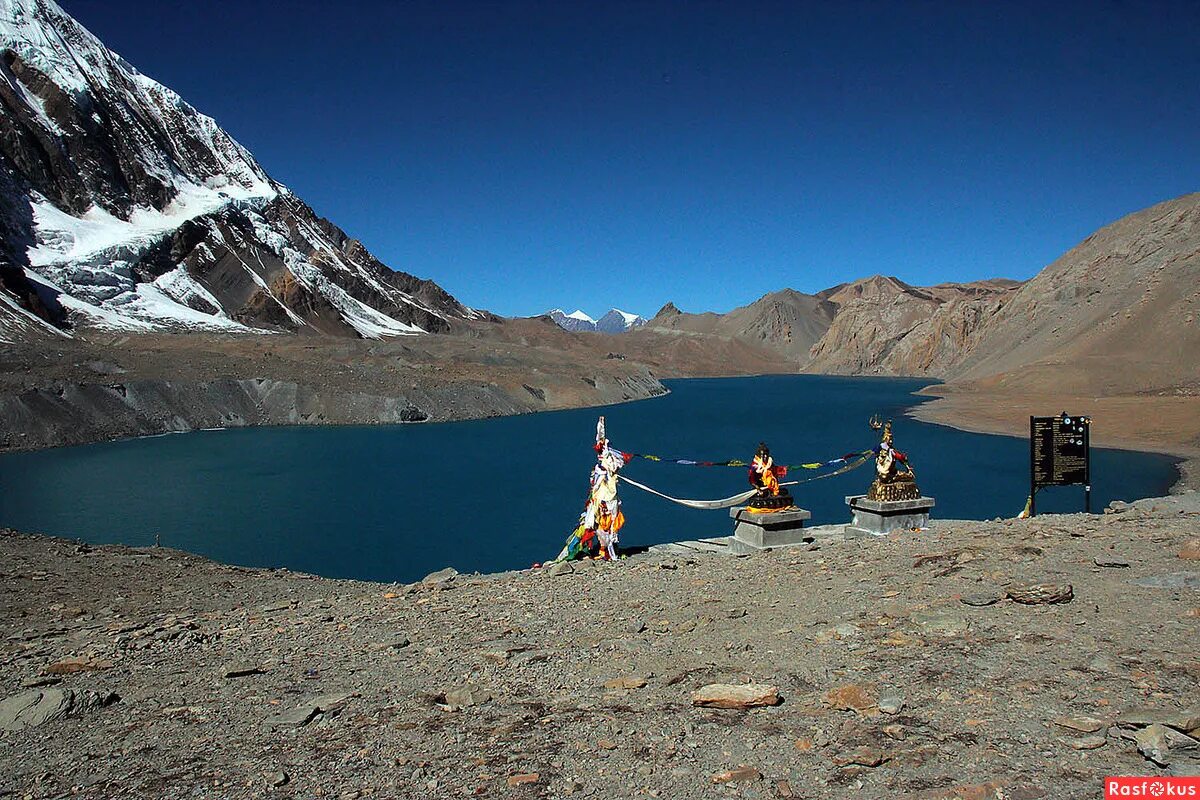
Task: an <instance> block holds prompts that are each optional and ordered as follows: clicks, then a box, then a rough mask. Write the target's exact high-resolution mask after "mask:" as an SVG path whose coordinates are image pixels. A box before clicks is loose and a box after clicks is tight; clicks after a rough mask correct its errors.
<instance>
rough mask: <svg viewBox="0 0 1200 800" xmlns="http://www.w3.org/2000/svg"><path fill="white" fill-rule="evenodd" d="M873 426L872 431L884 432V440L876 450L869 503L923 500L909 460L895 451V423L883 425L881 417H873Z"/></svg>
mask: <svg viewBox="0 0 1200 800" xmlns="http://www.w3.org/2000/svg"><path fill="white" fill-rule="evenodd" d="M870 425H871V428H872V429H873V430H877V431H878V430H882V431H883V439H882V440H881V441H880V442H879V446H878V447H877V448H876V449H875V452H876V455H875V480H874V482H872V483H871V488H870V489H868V490H867V499H868V500H881V501H884V502H887V501H890V500H916V499H917V498H919V497H920V496H921V490H920V489H918V488H917V475H916V473H915V472H913V468H912V465H911V464H909V463H908V456H906V455H904V453H901V452H900V451H899V450H897V449H896V448H894V447H892V421H891V420H890V419H889V420H888V421H887V422H882V421H881V420H880V419H879V417H878V416H873V417H871V421H870ZM901 466H903V467H904V470H903V471H901V469H900V467H901Z"/></svg>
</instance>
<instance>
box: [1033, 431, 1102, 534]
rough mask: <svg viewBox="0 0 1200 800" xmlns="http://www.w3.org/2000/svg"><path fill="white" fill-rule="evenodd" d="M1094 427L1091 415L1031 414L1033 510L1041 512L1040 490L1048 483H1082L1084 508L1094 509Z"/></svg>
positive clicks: (1080, 484)
mask: <svg viewBox="0 0 1200 800" xmlns="http://www.w3.org/2000/svg"><path fill="white" fill-rule="evenodd" d="M1091 428H1092V421H1091V419H1089V418H1088V417H1073V416H1071V415H1070V414H1068V413H1067V412H1065V411H1064V412H1063V413H1061V414H1059V415H1058V416H1057V417H1030V418H1029V498H1030V505H1029V513H1030V516H1033V515H1034V514H1036V513H1037V499H1036V498H1037V491H1038V489H1041V488H1042V487H1045V486H1082V487H1083V490H1084V510H1085V511H1087V512H1088V513H1089V514H1090V513H1091V512H1092V476H1091V449H1090V439H1091Z"/></svg>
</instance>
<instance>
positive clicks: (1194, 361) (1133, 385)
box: [953, 193, 1200, 395]
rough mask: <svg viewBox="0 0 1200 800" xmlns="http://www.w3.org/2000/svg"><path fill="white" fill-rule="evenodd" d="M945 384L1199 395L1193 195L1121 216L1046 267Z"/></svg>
mask: <svg viewBox="0 0 1200 800" xmlns="http://www.w3.org/2000/svg"><path fill="white" fill-rule="evenodd" d="M953 376H954V378H955V379H956V380H957V381H959V382H964V381H980V380H984V381H987V382H990V383H995V384H999V383H1004V384H1005V385H1007V386H1009V387H1011V388H1016V387H1017V386H1024V387H1030V386H1035V385H1045V383H1046V382H1047V381H1052V382H1053V383H1054V384H1055V385H1057V386H1058V387H1060V388H1064V389H1067V388H1083V387H1094V388H1095V389H1096V390H1098V391H1099V392H1101V393H1110V394H1111V393H1127V392H1144V393H1182V394H1187V395H1197V394H1200V193H1196V194H1189V195H1185V196H1183V197H1179V198H1176V199H1175V200H1170V201H1168V202H1165V203H1159V204H1158V205H1155V206H1152V207H1151V208H1147V209H1145V210H1143V211H1139V212H1137V213H1134V214H1130V215H1129V216H1126V217H1123V218H1122V219H1120V220H1118V221H1116V222H1114V223H1112V224H1111V225H1108V226H1106V227H1104V228H1102V229H1100V230H1099V231H1097V232H1096V233H1094V234H1092V235H1091V236H1089V237H1088V238H1086V239H1085V240H1084V241H1083V242H1081V243H1080V244H1079V245H1077V246H1076V247H1074V248H1072V249H1071V250H1070V251H1068V252H1067V253H1065V254H1064V255H1063V256H1062V257H1061V258H1059V259H1057V260H1056V261H1055V262H1054V263H1052V264H1050V265H1049V266H1047V267H1046V268H1045V269H1043V270H1042V271H1041V272H1040V273H1038V275H1037V276H1036V277H1034V278H1033V279H1032V280H1030V281H1029V282H1028V283H1026V284H1025V285H1023V286H1022V287H1020V289H1019V290H1017V291H1015V292H1014V293H1013V296H1012V297H1011V299H1009V300H1008V301H1007V302H1006V303H1004V304H1003V307H1002V308H1000V309H998V310H997V312H996V313H995V314H992V315H991V316H990V317H989V318H988V319H986V320H985V321H984V322H983V324H981V325H980V327H979V328H978V330H977V332H976V335H975V343H974V347H973V348H972V349H971V350H970V352H968V353H967V354H966V355H965V357H964V358H963V359H962V360H961V363H960V364H959V365H958V367H957V368H956V369H955V371H954V373H953Z"/></svg>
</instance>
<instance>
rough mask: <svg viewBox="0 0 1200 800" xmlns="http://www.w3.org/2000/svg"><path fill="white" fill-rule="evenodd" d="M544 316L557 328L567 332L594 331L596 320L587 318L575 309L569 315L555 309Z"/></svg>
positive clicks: (559, 309)
mask: <svg viewBox="0 0 1200 800" xmlns="http://www.w3.org/2000/svg"><path fill="white" fill-rule="evenodd" d="M546 316H548V317H550V319H552V320H554V321H555V322H556V323H557V324H558V327H560V328H562V329H563V330H568V331H594V330H596V320H594V319H592V318H591V317H589V316H588V315H587V314H585V313H583V312H582V311H580V310H578V309H576V310H575V311H572V312H571V313H570V314H567V313H565V312H564V311H563V310H562V309H561V308H555V309H553V310H551V311H547V312H546Z"/></svg>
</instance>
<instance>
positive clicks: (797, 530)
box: [729, 506, 813, 553]
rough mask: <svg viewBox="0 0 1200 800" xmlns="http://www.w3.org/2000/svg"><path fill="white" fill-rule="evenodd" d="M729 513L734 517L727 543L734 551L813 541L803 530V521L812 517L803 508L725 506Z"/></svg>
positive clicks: (764, 548)
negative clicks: (768, 509)
mask: <svg viewBox="0 0 1200 800" xmlns="http://www.w3.org/2000/svg"><path fill="white" fill-rule="evenodd" d="M729 516H730V518H731V519H733V521H734V522H733V536H731V537H729V547H730V550H731V551H732V552H734V553H751V552H756V551H758V550H767V549H770V548H775V547H792V546H795V545H807V544H811V543H812V541H813V537H812V536H808V535H807V531H805V530H804V521H805V520H808V519H812V514H811V513H810V512H808V511H806V510H804V509H803V508H794V509H790V510H788V511H772V512H770V513H765V514H752V513H751V512H750V510H749V509H748V508H747V507H745V506H741V507H738V508H731V509H729Z"/></svg>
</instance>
